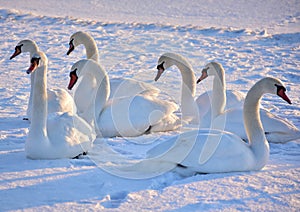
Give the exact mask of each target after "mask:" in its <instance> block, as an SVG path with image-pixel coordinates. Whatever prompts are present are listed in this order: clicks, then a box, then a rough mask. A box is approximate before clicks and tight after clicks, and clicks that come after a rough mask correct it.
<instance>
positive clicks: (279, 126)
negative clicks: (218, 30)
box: [197, 62, 300, 143]
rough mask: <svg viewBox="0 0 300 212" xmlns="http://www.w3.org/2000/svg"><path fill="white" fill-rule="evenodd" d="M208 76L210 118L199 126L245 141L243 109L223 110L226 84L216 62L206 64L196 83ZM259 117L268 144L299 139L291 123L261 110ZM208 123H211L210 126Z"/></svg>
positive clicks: (219, 65)
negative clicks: (223, 132)
mask: <svg viewBox="0 0 300 212" xmlns="http://www.w3.org/2000/svg"><path fill="white" fill-rule="evenodd" d="M208 76H214V81H213V94H212V103H211V105H212V114H211V117H210V116H205V117H204V120H205V121H206V122H201V126H202V127H210V126H212V127H213V128H217V129H221V130H225V131H229V132H232V133H234V134H236V135H238V136H240V137H242V138H244V139H246V138H247V135H246V132H245V128H244V126H243V108H232V109H230V110H225V109H224V105H225V102H226V94H225V91H226V82H225V72H224V69H223V68H222V65H221V64H220V63H216V62H211V63H208V64H207V65H206V66H205V68H204V69H203V70H202V76H201V77H200V78H199V79H198V81H197V82H200V81H202V80H204V79H205V78H207V77H208ZM209 115H210V114H209ZM260 117H261V121H262V125H263V128H264V130H265V134H266V138H267V140H268V141H269V142H272V143H285V142H288V141H291V140H295V139H298V138H300V131H299V130H298V129H297V127H296V126H294V125H293V124H292V123H290V122H288V121H286V120H284V119H281V118H279V117H278V116H275V115H273V114H272V113H270V112H269V111H267V110H265V109H263V108H261V109H260ZM210 122H212V125H211V123H210Z"/></svg>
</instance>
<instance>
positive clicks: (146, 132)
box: [144, 125, 152, 135]
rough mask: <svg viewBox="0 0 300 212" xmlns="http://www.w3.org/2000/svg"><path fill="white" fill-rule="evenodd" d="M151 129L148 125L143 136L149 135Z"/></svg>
mask: <svg viewBox="0 0 300 212" xmlns="http://www.w3.org/2000/svg"><path fill="white" fill-rule="evenodd" d="M151 128H152V126H151V125H150V126H149V127H148V129H147V130H146V131H145V133H144V134H146V135H148V134H150V133H151Z"/></svg>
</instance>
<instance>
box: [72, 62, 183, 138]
mask: <svg viewBox="0 0 300 212" xmlns="http://www.w3.org/2000/svg"><path fill="white" fill-rule="evenodd" d="M87 76H88V77H89V78H90V81H91V82H92V83H90V84H89V85H90V86H89V87H88V88H87V89H89V90H90V100H89V101H87V102H85V104H86V111H81V112H82V113H80V114H79V116H80V117H83V118H84V119H85V120H86V121H87V122H88V123H89V124H91V125H92V126H93V127H95V128H96V133H97V134H98V136H99V137H115V136H123V137H128V136H139V135H142V134H145V133H149V132H157V131H169V130H173V129H177V128H178V127H179V125H180V120H179V118H178V117H177V116H176V115H175V114H174V113H173V112H174V111H176V110H177V109H178V107H177V105H176V104H175V103H173V102H168V101H165V100H160V99H158V98H157V97H156V96H155V95H146V94H143V93H141V94H138V95H134V96H128V97H119V98H113V99H109V92H110V88H109V87H110V83H109V78H108V75H107V73H106V71H105V70H104V69H103V68H102V67H101V66H100V65H99V64H98V63H97V62H95V61H94V60H91V59H83V60H80V61H78V62H76V63H75V64H74V65H73V66H72V68H71V72H70V83H69V85H68V89H70V90H71V89H72V88H73V87H74V85H76V83H77V82H78V84H77V85H78V86H80V83H81V80H83V78H85V77H87ZM86 86H88V85H86ZM76 90H77V89H75V93H74V99H75V101H76V99H77V98H80V97H78V96H77V93H76ZM95 102H97V104H95Z"/></svg>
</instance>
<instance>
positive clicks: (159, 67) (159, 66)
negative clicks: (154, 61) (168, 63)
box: [157, 61, 165, 70]
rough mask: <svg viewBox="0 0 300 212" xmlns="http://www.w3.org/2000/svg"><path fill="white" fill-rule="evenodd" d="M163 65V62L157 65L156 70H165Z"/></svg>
mask: <svg viewBox="0 0 300 212" xmlns="http://www.w3.org/2000/svg"><path fill="white" fill-rule="evenodd" d="M164 63H165V61H163V62H162V63H161V64H159V65H157V69H158V70H165V68H164Z"/></svg>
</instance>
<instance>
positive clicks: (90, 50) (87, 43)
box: [79, 34, 99, 62]
mask: <svg viewBox="0 0 300 212" xmlns="http://www.w3.org/2000/svg"><path fill="white" fill-rule="evenodd" d="M79 44H83V45H84V47H85V51H86V57H87V59H92V60H94V61H96V62H99V52H98V48H97V44H96V42H95V40H94V39H93V38H92V37H91V36H89V35H86V34H84V36H82V37H81V39H80V40H79Z"/></svg>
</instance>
